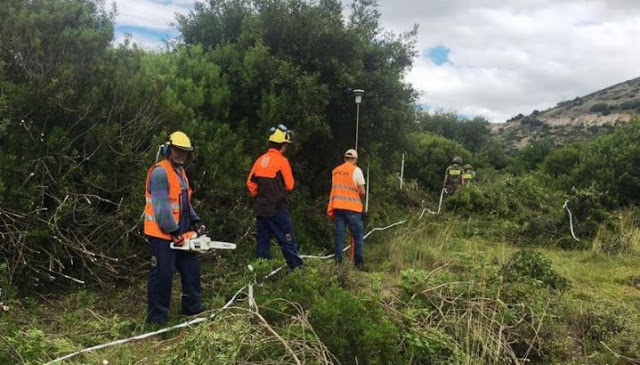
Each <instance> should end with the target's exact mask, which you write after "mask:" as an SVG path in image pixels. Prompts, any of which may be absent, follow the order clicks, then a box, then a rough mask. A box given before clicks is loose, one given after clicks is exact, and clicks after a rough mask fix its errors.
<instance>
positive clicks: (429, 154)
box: [404, 132, 471, 192]
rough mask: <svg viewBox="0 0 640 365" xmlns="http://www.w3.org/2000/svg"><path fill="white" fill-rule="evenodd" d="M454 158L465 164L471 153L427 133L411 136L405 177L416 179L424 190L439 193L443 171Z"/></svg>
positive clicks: (453, 143) (458, 145)
mask: <svg viewBox="0 0 640 365" xmlns="http://www.w3.org/2000/svg"><path fill="white" fill-rule="evenodd" d="M454 156H460V157H461V158H462V159H463V160H464V161H467V162H468V161H470V159H471V153H469V152H468V151H467V150H466V149H464V147H462V146H461V145H460V144H459V143H457V142H454V141H452V140H449V139H447V138H444V137H441V136H438V135H435V134H432V133H427V132H424V133H415V134H412V135H411V136H409V142H408V145H407V157H406V162H405V170H404V172H405V176H406V177H407V178H415V179H417V180H418V184H420V186H421V187H423V188H425V189H426V190H429V191H432V192H436V191H440V189H442V182H443V178H444V173H445V170H446V169H447V166H449V165H450V164H451V159H452V158H453V157H454Z"/></svg>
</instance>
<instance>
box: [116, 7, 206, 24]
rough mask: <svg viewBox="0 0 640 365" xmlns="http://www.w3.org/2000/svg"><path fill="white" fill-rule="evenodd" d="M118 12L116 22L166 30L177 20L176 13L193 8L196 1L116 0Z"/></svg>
mask: <svg viewBox="0 0 640 365" xmlns="http://www.w3.org/2000/svg"><path fill="white" fill-rule="evenodd" d="M114 2H115V4H116V6H117V9H118V14H117V16H116V24H118V25H130V26H138V27H145V28H151V29H156V30H166V29H170V28H171V24H172V23H174V22H175V17H176V14H186V13H188V12H189V10H190V9H193V4H194V3H195V0H194V1H189V0H174V1H171V2H164V1H153V0H115V1H114Z"/></svg>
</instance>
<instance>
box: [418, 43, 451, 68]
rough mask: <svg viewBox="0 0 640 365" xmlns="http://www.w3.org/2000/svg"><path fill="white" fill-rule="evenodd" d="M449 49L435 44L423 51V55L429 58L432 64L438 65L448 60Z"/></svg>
mask: <svg viewBox="0 0 640 365" xmlns="http://www.w3.org/2000/svg"><path fill="white" fill-rule="evenodd" d="M450 51H451V50H450V49H449V48H447V47H445V46H435V47H432V48H429V49H427V50H426V51H425V52H424V57H427V58H428V59H430V60H431V61H432V62H433V63H434V64H436V65H437V66H440V65H442V64H445V63H447V62H449V52H450Z"/></svg>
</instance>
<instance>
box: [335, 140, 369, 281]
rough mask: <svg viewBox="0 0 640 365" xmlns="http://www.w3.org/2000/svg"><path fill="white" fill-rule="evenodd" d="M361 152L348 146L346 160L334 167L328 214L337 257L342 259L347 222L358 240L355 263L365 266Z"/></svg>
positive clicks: (361, 266)
mask: <svg viewBox="0 0 640 365" xmlns="http://www.w3.org/2000/svg"><path fill="white" fill-rule="evenodd" d="M357 161H358V152H357V151H356V150H354V149H349V150H347V152H345V154H344V163H343V164H342V165H340V166H338V167H336V168H335V169H333V171H332V173H331V174H332V178H331V195H330V196H329V205H328V206H327V215H328V216H329V218H330V219H333V220H334V223H335V230H336V232H335V240H334V249H335V255H336V261H337V262H338V263H341V262H342V246H343V244H344V232H345V228H346V227H345V226H346V225H349V229H350V230H351V234H352V235H353V237H354V242H355V246H356V247H355V257H354V258H355V266H356V268H357V269H360V270H362V269H364V252H363V251H364V248H363V245H364V237H363V236H364V227H363V224H362V210H363V209H362V197H364V195H365V189H364V186H365V180H364V174H363V173H362V170H361V169H360V168H359V167H358V166H356V162H357Z"/></svg>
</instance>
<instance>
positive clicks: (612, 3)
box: [107, 0, 640, 122]
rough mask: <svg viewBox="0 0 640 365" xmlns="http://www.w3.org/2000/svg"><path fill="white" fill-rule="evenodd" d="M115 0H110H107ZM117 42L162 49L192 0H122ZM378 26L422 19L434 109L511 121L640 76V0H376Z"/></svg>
mask: <svg viewBox="0 0 640 365" xmlns="http://www.w3.org/2000/svg"><path fill="white" fill-rule="evenodd" d="M108 1H110V0H107V2H108ZM349 1H350V0H344V1H343V7H344V8H347V7H348V4H349ZM115 3H116V5H117V7H118V15H117V18H116V24H117V27H116V40H115V42H116V43H121V42H122V41H123V40H124V34H125V33H129V34H131V37H132V40H133V41H134V42H136V43H138V44H139V45H141V46H142V47H144V48H147V49H152V50H160V49H162V47H163V46H164V41H165V40H168V39H170V38H171V37H175V36H177V30H176V29H175V27H174V26H172V25H171V23H172V22H175V15H176V14H187V13H188V12H189V11H190V10H191V9H193V7H194V3H195V0H115ZM379 4H380V9H379V10H380V12H381V14H382V17H381V23H382V24H381V25H382V27H383V28H384V29H385V30H390V31H393V32H395V33H402V32H406V31H409V30H411V29H412V27H413V25H414V24H418V26H419V28H418V38H417V42H416V47H417V50H418V56H417V57H416V58H415V60H414V66H413V68H412V69H411V70H410V71H409V72H408V73H407V75H406V77H405V79H406V81H407V82H410V83H411V84H412V85H413V86H414V87H415V88H416V90H418V92H419V93H420V100H419V102H418V103H419V104H421V105H428V106H429V109H430V110H443V111H447V112H454V113H456V114H460V115H467V116H475V115H480V116H484V117H486V118H487V119H488V120H489V121H491V122H504V121H505V120H507V119H509V118H510V117H512V116H514V115H517V114H519V113H523V114H525V115H527V114H529V113H531V112H532V111H533V110H535V109H538V110H545V109H547V108H550V107H553V106H555V105H556V103H558V102H559V101H562V100H568V99H573V98H575V97H576V96H582V95H585V94H588V93H591V92H593V91H596V90H599V89H602V88H604V87H607V86H610V85H613V84H616V83H619V82H622V81H625V80H628V79H632V78H635V77H638V76H640V67H639V66H638V65H640V47H636V46H635V45H637V43H638V40H639V39H640V1H639V0H590V1H585V0H562V1H557V0H510V1H504V0H476V1H473V2H472V1H469V0H429V1H418V0H379Z"/></svg>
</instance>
